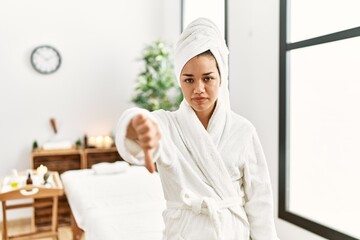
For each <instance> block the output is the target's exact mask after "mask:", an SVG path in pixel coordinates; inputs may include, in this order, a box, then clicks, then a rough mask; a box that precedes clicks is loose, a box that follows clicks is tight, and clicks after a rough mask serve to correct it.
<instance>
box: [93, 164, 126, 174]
mask: <svg viewBox="0 0 360 240" xmlns="http://www.w3.org/2000/svg"><path fill="white" fill-rule="evenodd" d="M129 167H130V165H129V163H127V162H125V161H116V162H113V163H108V162H103V163H97V164H94V165H92V167H91V168H92V169H93V170H94V171H95V174H114V173H121V172H125V171H127V170H128V168H129Z"/></svg>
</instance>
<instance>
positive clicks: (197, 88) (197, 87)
mask: <svg viewBox="0 0 360 240" xmlns="http://www.w3.org/2000/svg"><path fill="white" fill-rule="evenodd" d="M194 92H195V93H203V92H205V85H204V83H203V81H201V80H199V81H196V83H195V89H194Z"/></svg>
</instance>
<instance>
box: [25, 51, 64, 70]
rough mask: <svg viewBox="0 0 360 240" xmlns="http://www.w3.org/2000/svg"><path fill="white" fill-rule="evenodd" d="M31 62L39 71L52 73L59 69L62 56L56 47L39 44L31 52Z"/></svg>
mask: <svg viewBox="0 0 360 240" xmlns="http://www.w3.org/2000/svg"><path fill="white" fill-rule="evenodd" d="M31 64H32V66H33V67H34V69H35V70H36V71H38V72H39V73H42V74H50V73H53V72H55V71H56V70H58V69H59V67H60V64H61V57H60V54H59V52H58V51H57V50H56V49H55V48H53V47H51V46H39V47H37V48H35V49H34V51H33V52H32V53H31Z"/></svg>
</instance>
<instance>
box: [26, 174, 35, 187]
mask: <svg viewBox="0 0 360 240" xmlns="http://www.w3.org/2000/svg"><path fill="white" fill-rule="evenodd" d="M32 184H33V181H32V179H31V173H30V172H28V176H27V179H26V185H32Z"/></svg>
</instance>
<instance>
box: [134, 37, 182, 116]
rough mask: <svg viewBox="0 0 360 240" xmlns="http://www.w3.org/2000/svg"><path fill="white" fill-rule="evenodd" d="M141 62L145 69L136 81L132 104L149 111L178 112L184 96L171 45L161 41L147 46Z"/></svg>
mask: <svg viewBox="0 0 360 240" xmlns="http://www.w3.org/2000/svg"><path fill="white" fill-rule="evenodd" d="M141 60H142V61H144V63H145V69H144V71H142V72H141V73H139V75H138V77H137V79H136V83H137V87H136V88H135V96H134V97H133V98H132V102H133V103H135V104H136V105H138V106H139V107H142V108H145V109H147V110H149V111H154V110H157V109H164V110H176V109H177V108H178V107H179V104H180V103H181V101H182V99H183V96H182V94H181V90H180V87H179V86H178V84H177V83H176V78H175V74H174V67H173V64H172V61H171V48H170V47H169V45H167V44H166V43H165V42H163V41H160V40H157V41H155V42H153V43H151V44H149V45H147V46H146V47H145V48H144V50H143V53H142V58H141Z"/></svg>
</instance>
